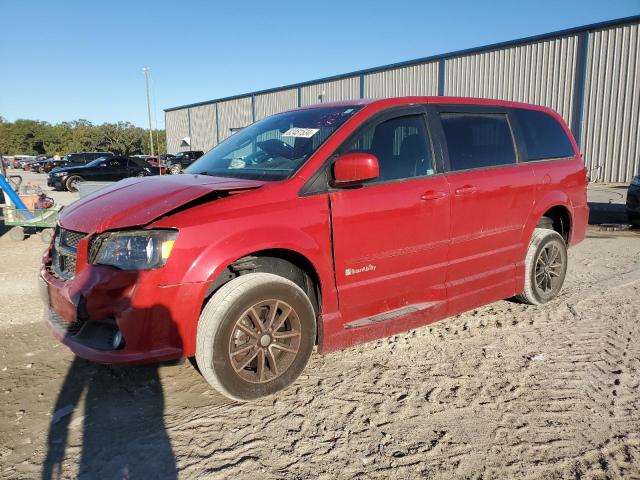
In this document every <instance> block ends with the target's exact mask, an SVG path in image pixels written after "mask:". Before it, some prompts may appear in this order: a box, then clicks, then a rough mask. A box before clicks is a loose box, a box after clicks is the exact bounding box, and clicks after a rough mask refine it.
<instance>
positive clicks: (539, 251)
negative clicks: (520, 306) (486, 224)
mask: <svg viewBox="0 0 640 480" xmlns="http://www.w3.org/2000/svg"><path fill="white" fill-rule="evenodd" d="M567 258H568V257H567V245H566V243H565V241H564V239H563V238H562V236H561V235H560V234H559V233H558V232H556V231H555V230H549V229H546V228H536V229H535V230H534V231H533V235H532V236H531V241H530V242H529V248H528V249H527V255H526V257H525V261H524V267H525V277H524V290H523V291H522V293H521V294H520V295H517V296H516V299H517V300H519V301H521V302H522V303H528V304H530V305H540V304H542V303H547V302H548V301H550V300H552V299H553V298H554V297H556V296H557V295H558V293H559V292H560V289H561V288H562V284H563V283H564V278H565V276H566V274H567Z"/></svg>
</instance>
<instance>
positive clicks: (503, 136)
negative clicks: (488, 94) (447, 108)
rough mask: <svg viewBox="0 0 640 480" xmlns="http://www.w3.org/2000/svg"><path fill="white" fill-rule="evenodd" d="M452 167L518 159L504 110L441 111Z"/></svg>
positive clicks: (456, 168) (496, 164)
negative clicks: (501, 111)
mask: <svg viewBox="0 0 640 480" xmlns="http://www.w3.org/2000/svg"><path fill="white" fill-rule="evenodd" d="M440 119H441V121H442V128H443V130H444V136H445V139H446V142H447V149H448V151H449V166H450V169H451V170H452V171H458V170H469V169H472V168H485V167H494V166H498V165H510V164H513V163H516V151H515V148H514V145H513V136H512V135H511V128H510V127H509V121H508V120H507V116H506V115H505V114H501V113H498V114H493V113H491V114H476V113H441V114H440Z"/></svg>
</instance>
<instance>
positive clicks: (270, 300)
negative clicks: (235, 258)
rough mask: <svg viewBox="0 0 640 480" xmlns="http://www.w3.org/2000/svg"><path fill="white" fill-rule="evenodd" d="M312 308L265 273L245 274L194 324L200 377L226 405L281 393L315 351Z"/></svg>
mask: <svg viewBox="0 0 640 480" xmlns="http://www.w3.org/2000/svg"><path fill="white" fill-rule="evenodd" d="M315 335H316V322H315V314H314V311H313V306H312V305H311V302H310V301H309V298H308V297H307V296H306V295H305V293H304V291H303V290H302V289H301V288H300V287H299V286H298V285H296V284H295V283H293V282H291V281H290V280H287V279H286V278H283V277H280V276H278V275H273V274H271V273H248V274H246V275H241V276H240V277H237V278H235V279H233V280H231V281H230V282H228V283H226V284H225V285H223V286H222V287H221V288H220V289H219V290H218V291H217V292H216V293H215V294H214V295H213V296H212V297H211V298H210V299H209V301H208V302H207V304H206V306H205V308H204V310H203V311H202V314H201V315H200V321H199V323H198V333H197V344H196V361H197V364H198V367H199V369H200V372H201V373H202V376H203V377H204V378H205V380H207V382H209V384H210V385H211V386H212V387H213V388H214V389H215V390H217V391H218V392H219V393H221V394H222V395H224V396H225V397H228V398H230V399H232V400H237V401H249V400H255V399H258V398H262V397H265V396H268V395H272V394H274V393H276V392H278V391H279V390H282V389H284V388H285V387H287V386H288V385H290V384H291V383H292V382H294V381H295V379H296V378H298V376H299V375H300V373H301V372H302V370H304V367H305V366H306V364H307V362H308V361H309V357H310V356H311V352H312V351H313V346H314V345H315Z"/></svg>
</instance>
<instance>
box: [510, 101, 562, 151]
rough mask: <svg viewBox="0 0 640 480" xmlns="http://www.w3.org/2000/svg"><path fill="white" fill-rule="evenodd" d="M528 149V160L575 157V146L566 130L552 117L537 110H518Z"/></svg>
mask: <svg viewBox="0 0 640 480" xmlns="http://www.w3.org/2000/svg"><path fill="white" fill-rule="evenodd" d="M516 116H517V117H518V122H519V123H520V129H521V130H522V135H523V137H524V143H525V147H526V148H527V160H528V161H533V160H544V159H547V158H563V157H571V156H573V154H574V152H573V145H571V141H570V140H569V137H567V134H566V133H565V131H564V128H562V126H561V125H560V124H559V123H558V122H557V121H556V120H555V119H554V118H553V117H552V116H551V115H548V114H547V113H544V112H538V111H536V110H516Z"/></svg>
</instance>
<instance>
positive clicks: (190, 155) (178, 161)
mask: <svg viewBox="0 0 640 480" xmlns="http://www.w3.org/2000/svg"><path fill="white" fill-rule="evenodd" d="M202 155H204V152H203V151H201V150H188V151H186V152H178V153H177V154H176V156H175V157H173V158H167V159H166V160H165V164H166V166H167V168H168V169H169V172H171V173H173V174H175V173H180V172H181V171H182V170H184V169H185V168H187V167H188V166H189V165H191V164H192V163H193V162H195V161H196V160H197V159H199V158H200V157H201V156H202Z"/></svg>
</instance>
